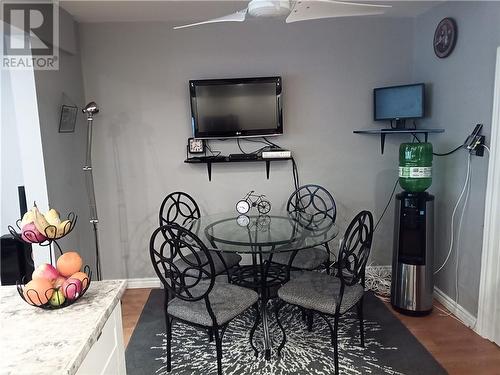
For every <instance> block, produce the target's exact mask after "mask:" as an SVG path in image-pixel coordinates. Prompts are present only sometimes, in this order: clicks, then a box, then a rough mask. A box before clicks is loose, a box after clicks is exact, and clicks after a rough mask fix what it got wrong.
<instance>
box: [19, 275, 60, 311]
mask: <svg viewBox="0 0 500 375" xmlns="http://www.w3.org/2000/svg"><path fill="white" fill-rule="evenodd" d="M53 293H54V289H53V288H52V283H51V282H50V281H49V280H47V279H34V280H31V281H30V282H29V283H28V284H26V285H25V286H24V288H23V295H24V299H25V300H26V302H28V303H29V304H30V305H37V306H41V305H45V304H46V303H47V302H48V301H49V299H50V297H52V294H53Z"/></svg>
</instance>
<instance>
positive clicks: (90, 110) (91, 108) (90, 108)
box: [82, 102, 99, 116]
mask: <svg viewBox="0 0 500 375" xmlns="http://www.w3.org/2000/svg"><path fill="white" fill-rule="evenodd" d="M82 112H83V113H86V114H87V115H88V116H92V115H94V114H96V113H99V107H97V104H96V102H90V103H89V104H87V105H86V106H85V108H83V109H82Z"/></svg>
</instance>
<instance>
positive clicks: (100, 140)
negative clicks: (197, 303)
mask: <svg viewBox="0 0 500 375" xmlns="http://www.w3.org/2000/svg"><path fill="white" fill-rule="evenodd" d="M80 32H81V47H82V56H83V59H82V61H83V63H82V66H83V72H84V82H85V95H86V99H87V101H88V100H91V99H92V100H95V101H96V102H97V103H98V104H99V105H100V106H101V113H99V115H97V116H96V117H95V121H94V122H95V152H94V171H95V180H96V195H97V204H98V210H99V214H100V228H101V233H102V235H101V246H102V249H103V251H102V254H103V255H102V259H103V275H104V277H105V278H115V277H128V278H131V277H147V276H153V270H152V267H151V265H150V260H149V255H148V247H147V246H148V238H149V236H150V234H151V232H152V231H153V229H154V228H155V225H156V222H157V210H158V208H159V205H160V202H161V200H162V198H163V197H164V196H165V195H166V194H167V193H169V192H171V191H174V190H177V189H180V190H184V191H187V192H189V193H191V194H192V195H193V196H194V197H195V198H196V200H197V201H198V202H199V204H200V206H201V209H202V211H203V212H209V213H216V212H224V211H232V210H234V204H235V202H236V201H237V200H238V199H240V198H241V197H242V196H243V195H244V194H245V193H246V192H247V191H248V190H250V189H255V190H256V191H258V192H262V193H265V194H267V195H268V196H269V198H270V199H271V201H272V202H273V204H274V206H275V207H278V206H281V205H283V204H284V202H285V201H286V199H287V197H288V196H289V194H290V193H291V191H292V189H293V184H292V174H291V165H290V164H289V163H287V162H283V163H276V164H273V165H272V167H271V178H270V179H269V180H266V179H265V170H264V166H263V165H260V164H259V165H255V164H252V163H249V164H245V165H241V164H239V165H220V166H219V165H217V166H214V168H213V169H214V170H213V181H212V182H208V178H207V172H206V169H205V168H204V167H203V166H195V165H194V166H191V165H186V164H184V163H183V160H184V158H185V145H186V139H187V138H188V137H189V136H190V118H189V116H190V110H189V95H188V87H187V82H188V80H189V79H194V78H211V77H232V76H235V77H238V76H250V77H251V76H265V75H277V74H279V75H281V76H282V77H283V82H284V106H285V112H284V116H285V135H284V136H281V137H279V138H277V139H276V142H278V143H279V144H281V145H282V146H284V147H286V148H289V149H290V150H292V151H293V153H294V155H295V157H296V159H297V163H298V167H299V172H300V177H301V181H302V182H303V183H318V184H321V185H324V186H325V187H327V188H328V189H329V190H331V192H332V193H333V195H334V196H335V198H336V200H337V202H338V205H339V212H340V215H341V216H342V217H343V219H342V218H341V219H340V220H339V222H340V224H341V226H342V227H344V225H345V220H350V218H351V217H352V216H353V214H354V213H355V212H357V211H358V210H361V209H369V210H372V211H373V212H374V213H375V216H376V217H378V215H379V214H380V213H381V211H382V209H383V207H384V205H385V203H386V202H387V199H388V195H389V194H390V191H391V189H392V186H393V184H394V181H395V179H396V176H397V174H396V173H397V172H396V170H397V156H398V152H397V150H398V146H399V143H400V142H401V141H404V140H406V139H407V138H404V137H403V138H399V137H394V138H388V140H387V145H386V152H385V154H384V155H380V142H379V139H378V138H376V137H370V136H360V135H354V134H352V131H353V130H354V129H360V128H370V127H374V126H375V125H374V124H373V123H372V104H371V103H372V88H373V87H377V86H381V85H386V84H398V83H406V82H408V81H410V80H411V76H412V57H413V45H412V41H413V22H412V20H409V19H383V18H356V19H338V20H335V21H332V20H322V21H313V22H305V23H297V24H293V25H285V24H280V23H276V22H274V21H255V20H254V22H248V23H245V24H237V25H235V24H225V25H210V26H207V27H204V28H198V29H197V28H193V29H187V30H182V31H173V30H172V29H171V25H168V24H164V23H121V24H116V23H115V24H83V25H81V28H80ZM244 146H246V148H247V149H248V150H250V149H253V146H252V145H251V144H246V143H245V144H244ZM214 149H220V150H222V151H223V152H224V153H229V152H237V148H236V145H235V144H234V143H233V142H232V141H228V142H220V143H219V144H214ZM391 209H392V207H391ZM388 212H389V214H388V215H387V216H386V217H385V218H384V220H383V222H382V224H381V226H380V230H379V231H378V232H377V234H376V237H375V242H374V249H373V256H372V260H373V262H375V263H380V264H389V263H390V259H391V256H392V222H393V216H392V214H391V210H389V211H388Z"/></svg>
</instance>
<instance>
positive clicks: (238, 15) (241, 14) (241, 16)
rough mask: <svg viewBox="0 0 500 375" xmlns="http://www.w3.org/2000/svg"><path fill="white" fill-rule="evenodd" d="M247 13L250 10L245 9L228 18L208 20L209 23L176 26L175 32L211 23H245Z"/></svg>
mask: <svg viewBox="0 0 500 375" xmlns="http://www.w3.org/2000/svg"><path fill="white" fill-rule="evenodd" d="M247 11H248V9H246V8H245V9H242V10H239V11H237V12H236V13H232V14H228V15H227V16H222V17H218V18H214V19H211V20H207V21H201V22H196V23H191V24H189V25H182V26H175V27H174V30H178V29H184V28H186V27H192V26H199V25H207V24H209V23H220V22H243V21H245V17H246V15H247Z"/></svg>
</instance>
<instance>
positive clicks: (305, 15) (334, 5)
mask: <svg viewBox="0 0 500 375" xmlns="http://www.w3.org/2000/svg"><path fill="white" fill-rule="evenodd" d="M391 7H392V6H391V5H380V4H362V3H352V2H348V1H335V0H302V1H300V0H299V1H296V2H295V4H294V5H293V8H292V11H291V12H290V15H289V16H288V17H287V19H286V23H291V22H298V21H307V20H315V19H320V18H336V17H353V16H371V15H376V14H383V13H385V11H384V9H385V8H391Z"/></svg>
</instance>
